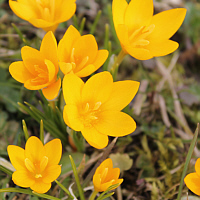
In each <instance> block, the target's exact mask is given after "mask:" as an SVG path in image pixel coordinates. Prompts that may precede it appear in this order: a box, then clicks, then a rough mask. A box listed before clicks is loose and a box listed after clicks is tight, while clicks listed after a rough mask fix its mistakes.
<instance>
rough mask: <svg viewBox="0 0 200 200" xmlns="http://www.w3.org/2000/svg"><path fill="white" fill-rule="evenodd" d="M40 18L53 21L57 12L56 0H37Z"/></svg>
mask: <svg viewBox="0 0 200 200" xmlns="http://www.w3.org/2000/svg"><path fill="white" fill-rule="evenodd" d="M36 5H37V7H38V10H39V13H40V18H41V19H44V20H46V21H49V22H50V21H53V19H54V12H55V0H52V1H50V0H36Z"/></svg>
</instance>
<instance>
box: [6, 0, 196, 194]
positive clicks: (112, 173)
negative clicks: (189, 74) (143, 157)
mask: <svg viewBox="0 0 200 200" xmlns="http://www.w3.org/2000/svg"><path fill="white" fill-rule="evenodd" d="M9 5H10V7H11V9H12V10H13V12H14V13H15V14H16V15H18V16H19V17H21V18H22V19H24V20H27V21H28V22H30V23H31V24H32V25H33V26H36V27H38V28H42V29H44V30H45V31H49V32H47V33H46V35H45V36H44V38H43V40H42V43H41V46H40V50H39V51H38V50H36V49H34V48H31V47H28V46H24V47H23V48H22V49H21V56H22V61H18V62H13V63H12V64H11V65H10V67H9V71H10V74H11V75H12V77H13V78H14V79H16V80H17V81H19V82H21V83H23V84H24V87H25V88H27V89H29V90H40V89H41V90H42V93H43V95H44V96H45V97H46V98H47V99H48V100H54V99H55V98H56V97H57V96H58V95H59V92H60V88H61V82H62V92H63V96H64V100H65V103H66V105H65V107H64V111H63V118H64V121H65V123H66V124H67V126H69V127H70V128H72V129H74V130H75V131H81V133H82V135H83V136H84V138H85V139H86V140H87V142H88V143H89V144H90V145H92V146H93V147H95V148H97V149H102V148H104V147H106V146H107V144H108V136H114V137H120V136H125V135H128V134H130V133H131V132H133V131H134V130H135V128H136V123H135V121H134V120H133V119H132V117H130V116H129V115H127V114H126V113H124V112H121V110H122V109H123V108H124V107H125V106H127V105H128V104H129V103H130V102H131V100H132V99H133V97H134V96H135V95H136V93H137V91H138V89H139V82H137V81H132V80H127V81H117V82H113V77H112V75H111V73H110V72H101V73H97V74H95V75H93V76H92V77H91V78H89V79H88V80H87V82H86V83H84V82H83V81H82V80H81V77H86V76H89V75H91V74H92V73H93V72H95V71H96V70H97V69H99V68H100V67H101V66H102V65H103V64H104V62H105V61H106V59H107V58H108V51H107V50H98V45H97V42H96V40H95V37H94V36H93V35H91V34H88V35H83V36H81V35H80V33H79V31H78V30H77V29H76V28H75V27H74V26H72V25H71V26H69V28H68V29H67V31H66V33H65V34H64V36H63V38H62V39H61V40H60V41H59V44H58V45H57V42H56V39H55V36H54V33H53V32H54V31H55V30H56V28H57V26H58V24H59V23H61V22H64V21H66V20H68V19H69V18H71V17H72V15H73V14H74V13H75V10H76V3H75V0H17V1H14V0H9ZM153 10H154V8H153V0H131V1H130V3H129V4H128V3H127V2H126V0H113V2H112V13H113V22H114V26H115V30H116V33H117V36H118V38H119V41H120V43H121V47H122V53H123V55H126V54H130V55H131V56H133V57H135V58H136V59H140V60H147V59H150V58H153V57H156V56H164V55H167V54H169V53H172V52H173V51H175V50H176V49H177V48H178V43H177V42H174V41H172V40H170V38H171V37H172V36H173V35H174V33H175V32H176V31H177V30H178V29H179V27H180V26H181V24H182V22H183V20H184V17H185V14H186V9H185V8H177V9H172V10H167V11H164V12H161V13H159V14H156V15H153ZM59 69H60V70H61V71H62V72H63V74H64V78H63V80H62V81H61V78H60V77H59V76H58V72H59ZM55 146H56V148H54V147H55ZM61 153H62V145H61V142H60V140H59V139H54V140H52V141H50V142H49V143H47V144H45V145H43V144H42V142H41V141H40V140H39V139H38V138H36V137H30V138H29V140H28V141H27V143H26V146H25V150H24V149H22V148H20V147H17V146H13V145H10V146H8V154H9V157H10V160H11V162H12V164H13V166H14V167H15V169H16V171H15V172H14V173H13V176H12V179H13V181H14V182H15V183H16V184H17V185H19V186H22V187H30V188H31V189H32V190H34V191H36V192H38V193H45V192H47V191H48V190H49V189H50V187H51V182H52V181H54V180H55V179H56V178H57V177H58V176H59V175H60V172H61V167H60V165H58V163H59V161H60V158H61ZM119 173H120V172H119V169H118V168H114V169H113V167H112V161H111V159H107V160H105V161H104V162H103V163H102V164H101V165H100V166H99V167H98V168H97V170H96V173H95V175H94V177H93V183H94V189H95V190H96V191H105V190H106V189H107V188H108V187H109V186H111V185H113V184H116V183H119V184H120V183H121V182H122V181H123V179H118V177H119ZM195 176H196V175H195Z"/></svg>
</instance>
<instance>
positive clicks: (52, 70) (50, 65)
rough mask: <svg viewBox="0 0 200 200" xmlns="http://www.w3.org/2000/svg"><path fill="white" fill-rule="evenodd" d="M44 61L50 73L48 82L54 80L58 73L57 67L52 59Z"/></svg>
mask: <svg viewBox="0 0 200 200" xmlns="http://www.w3.org/2000/svg"><path fill="white" fill-rule="evenodd" d="M44 63H45V65H46V66H47V69H48V75H49V77H48V78H49V80H48V82H52V80H53V79H55V75H56V74H57V73H56V67H55V66H54V64H53V63H52V62H51V61H50V60H47V59H45V60H44Z"/></svg>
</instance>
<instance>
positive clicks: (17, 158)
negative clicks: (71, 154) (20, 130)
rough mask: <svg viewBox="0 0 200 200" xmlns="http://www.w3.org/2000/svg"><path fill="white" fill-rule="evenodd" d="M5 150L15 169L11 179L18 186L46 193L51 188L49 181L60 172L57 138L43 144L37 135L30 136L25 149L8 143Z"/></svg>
mask: <svg viewBox="0 0 200 200" xmlns="http://www.w3.org/2000/svg"><path fill="white" fill-rule="evenodd" d="M55 147H56V148H55ZM7 150H8V155H9V158H10V161H11V163H12V165H13V166H14V168H15V169H16V171H15V172H14V173H13V174H12V180H13V182H14V183H15V184H16V185H18V186H20V187H30V188H31V189H32V190H33V191H35V192H38V193H46V192H47V191H48V190H49V189H50V188H51V182H53V181H54V180H56V179H57V178H58V176H59V175H60V173H61V166H60V165H58V163H59V162H60V158H61V155H62V145H61V141H60V140H59V139H54V140H52V141H50V142H48V143H47V144H45V145H43V144H42V142H41V141H40V140H39V139H38V138H37V137H35V136H32V137H30V138H29V139H28V140H27V142H26V146H25V149H22V148H21V147H18V146H15V145H9V146H8V148H7Z"/></svg>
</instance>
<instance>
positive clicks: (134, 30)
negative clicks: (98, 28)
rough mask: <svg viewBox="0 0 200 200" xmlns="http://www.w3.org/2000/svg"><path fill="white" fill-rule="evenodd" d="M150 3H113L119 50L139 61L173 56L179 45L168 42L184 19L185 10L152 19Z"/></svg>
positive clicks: (115, 0)
mask: <svg viewBox="0 0 200 200" xmlns="http://www.w3.org/2000/svg"><path fill="white" fill-rule="evenodd" d="M153 9H154V8H153V0H131V1H130V3H129V4H128V3H127V2H126V0H113V3H112V13H113V21H114V26H115V30H116V33H117V36H118V38H119V40H120V43H121V46H122V49H123V51H124V52H125V53H127V54H130V55H131V56H133V57H135V58H136V59H139V60H147V59H150V58H153V57H157V56H164V55H167V54H169V53H172V52H173V51H175V50H176V49H177V48H178V46H179V45H178V43H177V42H174V41H172V40H169V38H171V37H172V36H173V35H174V33H175V32H176V31H177V30H178V29H179V27H180V26H181V24H182V23H183V20H184V18H185V15H186V9H185V8H177V9H172V10H167V11H164V12H161V13H159V14H156V15H153Z"/></svg>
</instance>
